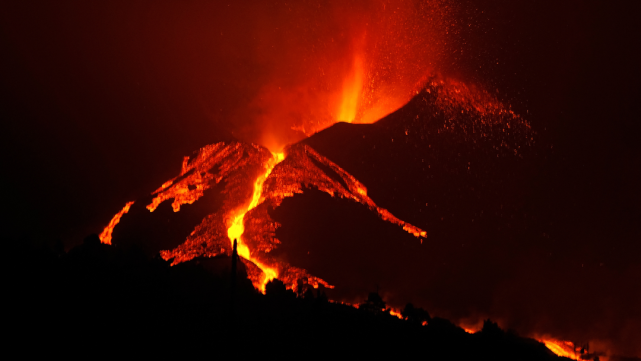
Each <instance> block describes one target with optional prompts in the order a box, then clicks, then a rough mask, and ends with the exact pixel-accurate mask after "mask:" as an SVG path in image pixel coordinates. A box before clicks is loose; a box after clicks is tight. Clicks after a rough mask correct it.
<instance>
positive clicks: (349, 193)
mask: <svg viewBox="0 0 641 361" xmlns="http://www.w3.org/2000/svg"><path fill="white" fill-rule="evenodd" d="M323 168H325V169H326V170H323ZM327 170H329V171H330V172H332V173H334V176H330V175H328V174H326V171H327ZM221 182H224V183H225V185H224V189H223V190H222V191H221V193H222V194H224V195H225V199H224V201H223V203H222V206H221V207H220V209H218V210H217V211H216V212H215V213H212V214H209V215H207V216H206V217H205V218H204V219H203V220H202V221H201V222H200V224H199V225H198V226H196V228H195V229H194V230H193V231H192V232H191V234H190V235H189V236H188V237H187V239H186V240H185V242H184V243H182V244H181V245H179V246H177V247H176V248H174V249H172V250H164V251H161V255H162V257H163V258H165V259H173V264H177V263H180V262H184V261H188V260H190V259H192V258H194V257H199V256H206V257H214V256H217V255H219V254H230V252H231V243H230V242H233V240H234V239H238V241H239V242H238V250H239V251H238V252H239V255H240V256H241V257H242V259H243V260H244V262H246V265H247V267H248V275H249V277H250V279H251V280H252V282H253V283H254V286H255V287H256V288H257V289H260V290H263V291H264V286H265V284H266V283H267V281H269V280H270V279H273V278H275V277H278V278H279V279H281V280H283V281H284V282H285V283H286V284H287V285H288V287H293V286H294V284H295V283H296V281H297V280H298V279H299V278H307V279H308V282H309V283H310V284H312V285H314V286H315V287H318V285H319V284H323V285H324V286H325V287H331V286H330V285H329V284H328V283H327V282H325V281H323V280H322V279H320V278H317V277H314V276H311V275H309V274H308V273H307V272H306V271H305V270H303V269H300V268H297V267H293V266H291V265H289V264H286V263H283V262H279V261H278V260H276V259H274V258H272V257H271V256H270V255H269V252H270V251H271V250H273V249H274V248H276V247H278V244H279V243H280V241H279V240H278V239H276V237H275V231H276V229H277V228H278V226H279V224H278V223H276V222H275V221H273V220H272V219H271V217H270V215H269V213H268V210H269V209H273V208H276V207H278V206H279V205H280V204H281V203H282V201H283V199H284V198H287V197H291V196H293V195H295V194H298V193H302V192H303V191H304V189H306V188H316V189H318V190H321V191H323V192H325V193H327V194H330V195H331V196H335V197H340V198H346V199H350V200H352V201H355V202H358V203H360V204H362V205H364V206H366V207H367V209H369V210H371V211H373V212H376V213H377V214H378V215H379V216H380V218H381V219H383V220H385V221H387V222H390V223H392V224H395V225H398V226H399V227H401V228H402V229H404V230H405V231H407V232H408V233H410V234H412V235H414V236H416V237H419V238H420V237H425V236H426V232H425V231H423V230H422V229H420V228H417V227H415V226H413V225H411V224H409V223H407V222H404V221H402V220H400V219H398V218H396V217H395V216H394V215H392V214H391V213H390V212H389V211H387V210H386V209H384V208H381V207H378V206H377V205H376V203H374V201H373V200H372V199H371V198H369V197H368V196H367V188H366V187H365V186H364V185H363V184H362V183H360V182H359V181H358V180H356V178H354V177H353V176H351V175H350V174H349V173H347V172H345V171H344V170H343V169H341V168H340V167H339V166H337V165H336V164H334V163H333V162H331V161H329V160H328V159H327V158H325V157H323V156H321V155H320V154H318V153H317V152H315V151H314V150H313V149H312V148H310V147H309V146H307V145H302V144H297V145H293V146H290V147H288V148H287V149H286V156H285V155H283V154H274V155H272V154H271V153H270V152H269V151H268V150H267V149H265V148H263V147H260V146H257V145H253V144H244V143H238V142H234V143H217V144H212V145H209V146H206V147H204V148H202V149H201V150H200V151H199V152H198V153H197V154H196V155H195V156H194V157H192V158H185V160H184V162H183V166H182V170H181V173H180V175H178V176H177V177H175V178H173V179H171V180H169V181H167V182H166V183H164V184H163V185H162V186H161V187H160V188H159V189H158V190H156V191H155V192H154V193H153V194H152V196H153V198H152V199H151V201H150V203H149V204H148V205H147V209H148V210H149V211H150V212H153V211H155V210H156V209H157V208H158V207H159V206H160V205H161V204H162V203H163V202H164V201H167V200H172V199H173V201H172V208H173V210H174V212H179V211H180V209H181V206H183V205H185V204H192V203H194V202H196V201H198V200H199V199H200V198H201V197H203V196H204V194H205V192H206V191H207V190H208V189H210V188H212V187H214V186H216V185H217V184H218V183H221Z"/></svg>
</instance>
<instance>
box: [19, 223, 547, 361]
mask: <svg viewBox="0 0 641 361" xmlns="http://www.w3.org/2000/svg"><path fill="white" fill-rule="evenodd" d="M9 266H10V269H11V275H12V277H11V278H10V281H9V290H8V291H9V292H8V294H9V295H10V297H8V298H9V299H10V305H9V308H7V309H8V310H10V311H11V313H12V314H14V315H18V317H15V318H12V319H13V323H11V324H8V325H7V327H10V329H13V330H16V332H17V334H21V332H28V334H29V335H30V337H32V338H36V339H43V340H56V342H61V341H66V340H74V342H77V341H78V340H82V339H91V340H93V341H94V342H103V341H104V342H105V343H106V344H109V345H110V346H109V347H110V348H116V349H117V348H119V347H124V346H125V344H128V343H133V345H134V346H140V347H142V346H143V345H142V344H141V343H140V341H139V340H143V339H144V340H151V343H150V344H149V345H147V346H153V347H157V348H159V349H162V348H163V347H165V345H166V343H171V344H172V345H178V346H181V347H187V348H194V347H197V348H198V349H203V348H204V349H208V350H210V352H211V353H212V354H218V353H222V352H228V351H233V352H239V353H241V354H246V353H248V352H257V353H260V354H285V353H291V354H299V353H298V352H303V354H304V353H305V352H309V353H311V354H314V355H317V354H321V355H326V356H330V355H333V356H338V355H340V353H341V352H346V351H352V352H356V353H357V355H360V356H363V355H367V354H371V355H373V356H374V355H379V354H380V353H381V352H393V353H394V354H395V355H398V356H399V357H400V356H403V355H407V356H409V355H422V356H421V357H427V358H436V359H452V360H459V359H460V360H470V359H492V360H508V359H509V360H514V359H518V360H552V359H556V358H557V357H556V356H555V355H553V354H552V353H551V352H550V351H549V350H547V348H546V347H545V346H544V345H542V344H540V343H538V342H536V341H534V340H531V339H525V338H521V337H519V336H517V335H515V334H513V333H505V332H503V331H502V330H501V329H500V328H498V326H497V325H496V324H495V323H492V322H491V321H489V320H488V321H487V322H486V324H485V326H484V328H483V331H481V332H479V333H477V334H474V335H471V334H468V333H466V332H465V331H463V330H462V329H460V328H459V327H457V326H455V325H453V324H452V323H451V322H449V321H447V320H445V319H440V318H432V317H430V315H429V313H428V312H427V311H425V310H423V309H421V308H415V307H414V306H413V305H412V304H408V305H407V306H406V307H405V309H404V310H403V313H402V315H403V317H404V318H405V319H406V320H401V319H399V318H398V317H395V316H392V315H390V314H389V309H387V308H386V303H385V301H384V300H383V299H382V297H381V296H380V295H379V294H378V292H372V293H370V294H369V295H368V297H367V299H366V300H365V301H364V303H363V304H362V305H361V306H360V307H359V308H358V309H357V308H354V307H351V306H347V305H343V304H339V303H334V302H329V301H328V300H327V297H326V296H325V294H324V292H323V291H322V290H321V289H317V290H314V289H313V287H311V286H309V285H308V284H307V283H306V280H301V282H299V286H300V287H298V289H297V293H295V292H294V291H292V290H288V289H287V288H286V287H285V285H284V284H283V282H281V281H280V280H277V279H276V280H273V281H271V282H269V283H268V284H267V286H266V293H265V295H263V294H260V293H259V292H257V291H255V290H254V288H253V287H252V285H251V282H249V280H248V279H247V273H246V270H245V268H244V265H243V263H242V262H237V263H236V270H235V271H234V270H233V269H232V259H231V258H230V257H216V258H199V259H194V260H192V261H190V262H185V263H181V264H179V265H177V266H174V267H171V266H170V262H167V261H165V260H163V259H161V258H159V257H152V258H149V257H147V256H146V255H145V253H144V252H143V251H142V250H140V249H139V248H136V247H134V246H131V247H129V248H118V247H114V246H108V245H104V244H101V243H100V241H99V239H98V238H97V236H95V235H91V236H89V237H87V238H86V239H85V242H84V243H83V244H82V245H80V246H77V247H75V248H73V249H71V250H70V251H69V252H66V253H65V252H64V249H63V247H62V245H61V244H56V245H55V247H53V246H52V247H47V246H41V247H36V248H28V247H22V248H16V249H14V250H13V255H12V258H11V260H10V263H9ZM232 296H233V297H234V302H233V303H231V302H230V301H231V298H232ZM232 308H233V312H232ZM129 346H131V345H130V344H129Z"/></svg>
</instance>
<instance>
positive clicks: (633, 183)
mask: <svg viewBox="0 0 641 361" xmlns="http://www.w3.org/2000/svg"><path fill="white" fill-rule="evenodd" d="M631 3H632V2H630V1H627V2H624V1H621V2H615V3H613V2H607V3H606V2H598V1H587V2H586V1H564V2H561V3H560V2H558V1H536V2H535V1H531V2H528V4H521V3H517V2H515V1H507V0H506V1H503V0H500V1H480V0H476V1H472V0H470V1H461V2H456V4H454V2H448V1H434V2H426V3H424V4H428V5H424V6H421V4H420V3H418V2H417V3H416V4H414V3H412V2H402V3H400V4H396V3H386V2H374V3H371V2H367V1H360V2H359V1H356V2H352V3H349V4H342V2H318V1H306V2H301V3H297V4H295V5H294V4H289V3H288V2H283V1H279V2H272V3H270V4H263V2H261V1H256V2H241V3H238V2H229V4H228V3H225V2H213V1H182V2H170V1H166V2H165V1H127V2H113V1H110V2H103V3H99V2H86V1H61V2H42V3H41V4H38V3H26V2H23V1H5V2H3V3H2V4H1V5H0V19H1V21H0V39H1V40H0V41H1V44H2V48H3V51H2V56H1V57H0V64H1V69H2V70H1V71H2V77H1V79H2V80H1V81H0V118H1V119H2V125H3V127H2V129H3V130H2V132H1V134H2V152H3V165H2V166H3V169H4V172H3V177H2V178H3V181H2V182H3V189H4V190H5V195H4V197H3V206H4V211H3V214H4V215H3V217H2V218H3V226H2V230H3V235H2V236H3V238H4V239H5V242H33V241H34V240H45V241H52V240H54V239H57V238H61V239H62V240H63V241H64V242H65V245H66V246H67V248H69V247H71V246H73V245H74V244H78V243H80V242H81V240H82V238H83V237H84V236H85V235H87V234H89V233H99V232H100V231H101V230H102V228H103V227H104V226H105V225H106V223H108V221H109V219H111V217H112V216H113V214H115V213H116V212H118V211H119V210H120V209H121V208H122V206H123V205H124V204H125V203H126V202H128V201H131V200H133V199H136V198H139V197H140V196H141V195H144V194H147V193H148V192H150V191H152V190H154V189H156V188H157V187H158V185H160V184H162V183H163V182H164V181H166V180H168V179H170V178H172V177H174V176H175V175H176V174H177V173H178V172H179V166H180V164H181V161H182V157H183V156H185V155H189V154H191V153H192V152H193V151H194V150H196V149H198V148H199V147H201V146H204V145H206V144H210V143H213V142H217V141H222V140H230V139H234V138H236V139H239V140H242V141H251V142H258V143H261V144H263V145H265V146H268V147H270V148H274V147H280V146H283V145H285V144H286V143H289V142H294V141H299V140H301V139H303V138H304V134H302V133H301V132H297V131H296V130H292V129H291V128H292V126H299V125H301V124H302V125H303V126H307V128H308V129H310V128H309V126H308V125H309V124H311V123H313V122H314V121H316V120H317V119H319V118H322V116H324V114H326V113H327V112H328V110H327V107H326V103H327V102H328V101H331V99H332V96H334V95H333V89H335V88H336V87H337V84H338V83H340V79H342V77H343V76H344V75H345V73H344V70H343V69H344V68H345V66H344V64H345V63H346V62H348V60H346V59H349V58H350V56H351V52H352V51H353V49H354V47H355V45H354V40H353V39H355V38H359V36H362V34H363V29H369V28H367V27H369V26H372V28H375V30H367V41H366V43H367V45H366V46H365V47H366V48H367V51H368V54H377V57H376V59H374V60H371V62H370V63H369V65H370V66H371V67H373V68H375V69H377V70H378V71H379V72H380V74H383V75H381V76H380V77H379V78H376V79H375V80H376V81H377V82H378V83H376V84H375V85H373V86H374V87H376V86H378V87H376V89H374V90H375V91H376V92H374V93H375V94H377V95H380V96H381V97H385V96H387V97H398V99H396V98H395V102H396V103H399V102H400V101H401V100H400V99H405V101H407V100H409V96H408V94H409V91H410V90H411V88H412V86H413V85H414V84H415V83H417V82H419V81H420V80H421V79H422V78H423V77H424V76H426V75H430V74H439V75H440V76H443V77H445V78H454V79H458V80H460V81H462V82H465V83H467V84H474V85H477V86H478V87H479V88H482V89H485V90H487V91H489V92H491V93H492V94H494V95H495V96H496V97H497V98H498V99H500V100H501V101H502V102H504V104H507V105H509V106H510V107H511V108H512V109H513V110H514V111H515V112H516V113H518V114H520V115H521V116H522V117H523V118H524V119H526V120H527V121H529V122H530V123H531V124H532V128H533V130H534V131H536V133H537V144H538V146H539V147H541V148H540V149H543V148H545V149H546V152H545V156H546V157H545V158H544V159H540V160H539V162H540V163H538V164H540V165H541V168H540V169H542V171H541V172H539V173H538V174H537V176H538V177H542V178H545V179H549V180H546V181H542V182H539V183H537V184H542V186H541V187H543V188H539V190H538V192H539V193H538V194H539V195H540V197H541V199H542V201H541V203H546V202H547V201H546V199H547V198H546V197H549V204H554V209H551V210H550V211H551V212H554V217H552V219H553V222H554V223H555V224H554V225H551V227H550V229H552V230H553V231H554V233H555V234H554V236H555V237H556V239H558V240H559V242H566V243H565V244H564V248H565V249H573V248H575V249H576V250H577V252H578V253H582V254H593V253H595V252H596V253H599V252H606V251H600V250H606V249H609V248H608V247H609V246H612V245H616V247H618V249H617V250H616V251H608V252H610V253H609V254H610V255H615V256H616V257H615V258H614V259H611V258H612V257H610V259H608V262H609V263H614V264H617V263H618V264H620V265H621V267H623V268H625V269H626V270H628V271H629V272H628V273H626V275H627V276H626V277H628V278H627V279H629V280H630V281H631V282H635V281H636V282H637V285H638V286H639V287H641V283H639V282H641V281H640V280H639V278H635V275H639V273H640V271H639V270H641V261H639V259H640V258H639V257H641V250H640V247H641V246H639V241H640V240H641V231H640V224H641V222H640V219H639V218H640V216H641V206H640V204H641V191H640V190H639V185H640V184H641V145H640V144H641V143H640V142H639V141H638V139H637V137H638V132H637V130H638V128H639V127H638V126H637V123H638V121H639V115H638V114H639V113H638V98H639V95H640V92H639V84H640V82H641V70H640V68H639V64H641V50H640V49H639V40H638V39H640V36H641V27H640V26H639V24H638V14H640V13H641V12H640V10H641V4H638V3H637V4H635V5H631ZM397 5H398V6H397ZM395 7H396V9H395ZM364 24H365V25H364ZM359 39H360V38H359ZM374 43H376V44H377V46H378V47H376V48H375V50H373V49H374V48H373V45H372V44H374ZM381 49H382V50H381ZM399 64H402V65H399ZM379 85H380V86H379ZM381 89H384V90H381ZM395 91H396V92H398V94H395V93H394V92H395ZM396 103H395V104H396ZM398 105H399V106H400V105H402V102H401V103H399V104H398ZM316 109H318V112H317V113H316ZM541 154H543V153H541ZM366 185H367V184H366ZM586 249H587V250H586ZM614 267H615V268H616V266H614ZM630 275H632V276H630ZM567 282H569V283H571V282H572V280H567ZM587 297H589V296H587ZM631 297H632V299H634V297H638V295H637V296H634V295H631ZM636 310H637V312H638V307H637V308H636ZM636 319H641V318H640V317H639V316H638V315H636ZM638 327H639V326H638V325H637V327H636V328H632V329H633V330H634V329H636V330H638V329H639V328H638ZM622 350H624V351H628V352H639V351H640V350H639V348H638V347H637V348H636V349H635V348H634V347H633V346H631V345H627V346H625V347H624V348H622Z"/></svg>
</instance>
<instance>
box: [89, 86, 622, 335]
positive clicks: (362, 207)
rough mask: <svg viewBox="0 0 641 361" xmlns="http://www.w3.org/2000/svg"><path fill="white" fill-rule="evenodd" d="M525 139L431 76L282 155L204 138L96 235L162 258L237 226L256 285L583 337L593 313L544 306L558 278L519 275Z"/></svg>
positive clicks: (537, 222)
mask: <svg viewBox="0 0 641 361" xmlns="http://www.w3.org/2000/svg"><path fill="white" fill-rule="evenodd" d="M535 138H536V133H535V132H534V131H533V130H532V129H531V127H530V125H529V123H528V122H527V121H526V120H525V119H523V118H522V117H520V116H519V115H517V114H515V113H514V112H512V111H511V110H510V109H509V108H507V107H505V106H504V105H502V104H501V103H500V102H499V101H497V100H496V99H495V98H494V97H493V96H492V95H490V94H488V93H487V92H484V91H482V90H479V89H476V88H474V87H470V86H467V85H465V84H462V83H460V82H456V81H452V80H440V79H431V80H429V81H428V82H427V83H426V86H425V87H424V88H423V89H422V90H420V91H418V92H416V94H415V96H414V97H413V98H412V99H411V101H410V102H409V103H407V104H406V105H405V106H403V107H402V108H400V109H399V110H397V111H395V112H393V113H392V114H390V115H388V116H386V117H384V118H382V119H380V120H379V121H377V122H375V123H373V124H348V123H336V124H334V125H333V126H331V127H329V128H327V129H325V130H322V131H320V132H318V133H316V134H314V135H312V136H310V137H309V138H306V139H304V140H302V141H300V142H298V143H295V144H291V145H288V146H287V147H285V148H284V149H283V151H282V152H271V151H270V150H268V149H267V148H265V147H263V146H260V145H257V144H250V143H243V142H239V141H230V142H219V143H215V144H211V145H207V146H205V147H203V148H201V149H200V150H198V151H196V152H195V153H194V154H193V155H192V156H191V157H185V159H184V161H183V164H182V166H181V170H180V172H179V174H178V175H177V176H176V177H174V178H172V179H170V180H168V181H167V182H165V183H164V184H162V185H161V186H160V187H159V188H158V189H156V190H154V191H153V192H151V193H150V194H148V195H146V196H144V197H141V198H140V199H137V200H135V201H134V202H130V203H128V204H127V205H126V206H125V207H124V209H123V210H122V211H121V212H119V213H118V214H116V216H115V217H114V218H113V219H112V221H111V222H110V223H109V225H108V226H107V227H106V228H105V231H104V232H103V234H102V235H101V239H102V241H103V243H113V244H115V245H117V246H125V247H126V246H129V245H134V244H135V245H137V246H139V247H141V248H143V249H144V250H145V251H146V252H148V253H149V254H158V253H159V254H160V255H161V257H162V258H163V259H165V260H170V261H171V262H172V264H179V263H182V262H188V261H190V260H192V259H194V258H198V257H217V256H221V255H231V245H232V243H233V240H234V239H238V240H239V247H238V250H239V255H240V256H241V260H242V261H243V263H244V264H245V267H246V269H247V274H248V277H249V279H250V280H251V281H252V283H253V285H254V287H255V288H256V289H258V290H261V291H264V289H265V285H266V284H267V282H268V281H270V280H272V279H274V278H278V279H280V280H282V281H283V282H284V283H285V285H286V286H287V287H288V288H290V289H295V288H296V287H297V282H298V281H299V280H303V281H304V283H307V284H310V285H312V286H314V287H324V288H326V289H327V294H328V296H329V297H330V299H333V300H336V301H342V302H347V303H357V302H358V300H360V299H362V297H363V295H364V294H367V292H371V291H372V290H373V289H380V290H381V293H382V294H383V295H384V297H385V298H386V300H387V301H388V303H389V304H390V305H392V306H394V307H399V308H400V307H401V306H402V305H403V304H404V303H406V302H408V301H411V302H412V303H414V304H418V305H421V306H423V307H426V308H428V309H430V310H433V311H434V312H436V313H437V314H440V315H443V316H445V317H448V318H450V319H452V320H455V321H456V322H459V323H460V324H468V325H471V326H472V327H474V325H477V324H478V323H479V322H482V320H483V319H484V318H486V317H492V318H493V319H498V320H499V322H501V323H502V324H503V325H505V326H507V327H510V328H515V329H517V330H519V331H520V332H524V333H527V334H529V335H531V336H533V335H543V334H545V330H561V331H560V332H559V333H558V335H559V336H561V337H563V336H565V335H567V334H563V327H562V326H559V324H560V323H564V322H575V323H580V324H585V325H587V327H588V328H586V330H585V332H584V333H583V334H582V335H580V336H582V337H584V338H583V339H595V336H594V335H595V332H594V328H590V327H591V326H593V325H594V324H596V323H598V322H601V321H602V320H603V319H604V318H605V316H604V315H602V314H599V313H598V312H597V313H595V314H594V315H592V317H589V318H585V317H583V318H581V319H577V318H573V316H572V315H567V314H566V315H562V316H560V317H558V318H554V319H552V320H549V318H545V317H543V316H542V315H543V314H546V313H547V314H552V315H558V314H563V312H564V310H565V309H564V307H566V305H565V304H564V302H560V303H557V304H553V303H552V301H551V300H552V299H555V298H556V297H559V296H562V295H564V293H563V292H561V291H559V290H558V289H554V287H555V286H556V284H557V283H558V282H561V281H554V276H553V275H551V276H550V278H546V277H543V280H544V281H543V284H541V281H539V280H534V279H533V278H532V277H531V275H532V274H533V273H532V272H546V270H545V269H544V268H545V266H546V264H545V263H544V264H541V263H540V258H541V257H542V255H544V254H547V253H548V250H549V248H548V247H549V246H550V244H549V237H546V234H545V231H546V230H545V227H544V226H543V225H542V224H541V223H542V222H541V218H542V217H541V214H540V211H539V213H537V210H536V209H535V207H533V206H532V195H533V194H536V191H535V189H536V184H533V182H532V179H536V177H535V171H536V168H537V161H538V160H537V159H538V158H540V156H541V153H542V152H544V150H542V148H541V147H537V144H536V142H535ZM523 260H527V261H526V262H525V263H523ZM546 261H547V259H546ZM548 265H549V264H548ZM469 270H474V271H473V272H470V271H469ZM528 275H530V276H528ZM523 279H526V280H530V281H528V282H522V281H521V280H523ZM546 280H547V281H546ZM561 283H562V282H561ZM550 285H552V288H550ZM546 286H547V287H548V288H546ZM532 299H540V300H541V302H538V303H536V305H535V306H531V305H532V301H531V300H532ZM471 300H472V301H471ZM470 301H471V302H470ZM598 302H599V300H598V299H594V301H593V303H598ZM470 303H472V304H474V307H473V308H470ZM540 319H544V320H547V321H545V322H541V321H540ZM515 320H519V321H518V323H516V321H515ZM546 327H547V328H546ZM613 327H615V326H613ZM571 336H576V335H571Z"/></svg>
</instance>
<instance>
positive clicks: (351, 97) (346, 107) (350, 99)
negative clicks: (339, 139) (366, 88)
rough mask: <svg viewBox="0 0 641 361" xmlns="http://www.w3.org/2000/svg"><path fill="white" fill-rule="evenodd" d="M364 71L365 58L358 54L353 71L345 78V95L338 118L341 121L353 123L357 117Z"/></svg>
mask: <svg viewBox="0 0 641 361" xmlns="http://www.w3.org/2000/svg"><path fill="white" fill-rule="evenodd" d="M363 73H364V69H363V60H362V59H361V57H360V56H359V55H356V56H355V57H354V64H353V66H352V71H351V72H350V73H349V75H348V76H347V77H346V78H345V79H344V80H343V96H342V99H341V105H340V107H339V109H338V118H337V120H338V121H339V122H348V123H351V122H353V121H354V119H355V118H356V112H357V111H358V100H359V98H360V95H361V90H362V89H363Z"/></svg>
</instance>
